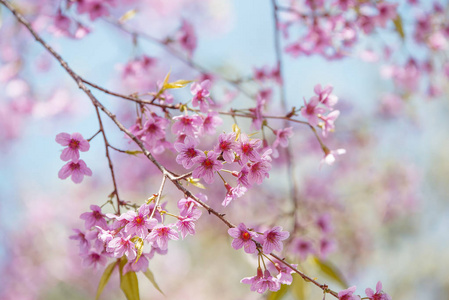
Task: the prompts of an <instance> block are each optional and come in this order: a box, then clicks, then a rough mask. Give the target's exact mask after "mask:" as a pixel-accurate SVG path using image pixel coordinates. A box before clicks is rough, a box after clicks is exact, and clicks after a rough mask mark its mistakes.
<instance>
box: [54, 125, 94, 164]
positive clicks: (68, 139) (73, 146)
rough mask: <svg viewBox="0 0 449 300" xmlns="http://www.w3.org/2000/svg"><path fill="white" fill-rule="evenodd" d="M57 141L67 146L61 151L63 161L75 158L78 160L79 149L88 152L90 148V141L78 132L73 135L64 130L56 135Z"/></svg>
mask: <svg viewBox="0 0 449 300" xmlns="http://www.w3.org/2000/svg"><path fill="white" fill-rule="evenodd" d="M56 142H57V143H58V144H61V145H62V146H64V147H65V146H67V148H65V149H64V150H62V153H61V159H62V160H63V161H69V160H73V161H74V162H77V161H78V159H79V158H80V153H79V151H82V152H86V151H88V150H89V148H90V145H89V142H88V141H86V140H85V139H84V138H83V136H82V135H81V134H80V133H78V132H75V133H73V134H72V135H70V134H68V133H65V132H62V133H60V134H58V135H57V136H56Z"/></svg>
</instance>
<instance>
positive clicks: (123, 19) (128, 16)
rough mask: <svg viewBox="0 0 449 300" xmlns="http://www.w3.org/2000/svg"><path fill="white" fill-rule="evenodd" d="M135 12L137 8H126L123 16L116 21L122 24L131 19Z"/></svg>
mask: <svg viewBox="0 0 449 300" xmlns="http://www.w3.org/2000/svg"><path fill="white" fill-rule="evenodd" d="M136 13H137V9H131V10H128V11H127V12H126V13H125V14H124V15H123V16H121V17H120V19H119V20H118V22H119V23H120V24H123V23H125V22H126V21H128V20H131V19H132V18H134V17H135V16H136Z"/></svg>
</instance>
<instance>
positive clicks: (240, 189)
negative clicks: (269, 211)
mask: <svg viewBox="0 0 449 300" xmlns="http://www.w3.org/2000/svg"><path fill="white" fill-rule="evenodd" d="M225 187H226V189H227V190H228V192H227V193H226V196H225V199H224V200H223V203H221V205H223V206H228V205H229V203H231V201H232V200H235V199H236V198H240V197H242V196H243V195H244V194H245V192H246V187H244V186H241V185H240V184H238V185H237V186H236V187H232V186H230V185H229V184H227V183H226V184H225Z"/></svg>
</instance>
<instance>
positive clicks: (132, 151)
mask: <svg viewBox="0 0 449 300" xmlns="http://www.w3.org/2000/svg"><path fill="white" fill-rule="evenodd" d="M125 153H126V154H129V155H134V156H137V154H141V153H143V152H142V151H140V150H126V151H125Z"/></svg>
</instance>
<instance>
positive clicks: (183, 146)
mask: <svg viewBox="0 0 449 300" xmlns="http://www.w3.org/2000/svg"><path fill="white" fill-rule="evenodd" d="M197 145H198V142H197V141H196V140H195V139H194V138H192V137H190V136H187V137H186V138H185V139H184V143H175V145H174V146H175V149H176V151H178V152H179V154H178V156H176V162H177V163H178V164H182V166H183V167H184V168H186V169H190V168H191V167H193V165H194V164H195V161H194V158H195V157H197V156H198V155H200V153H201V151H199V150H197V149H195V147H196V146H197Z"/></svg>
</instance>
